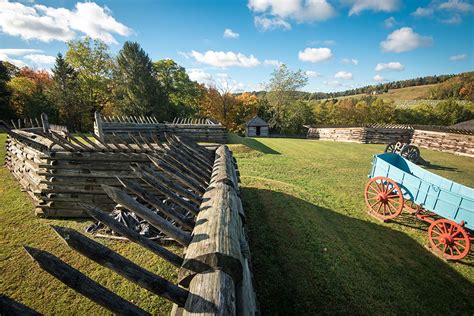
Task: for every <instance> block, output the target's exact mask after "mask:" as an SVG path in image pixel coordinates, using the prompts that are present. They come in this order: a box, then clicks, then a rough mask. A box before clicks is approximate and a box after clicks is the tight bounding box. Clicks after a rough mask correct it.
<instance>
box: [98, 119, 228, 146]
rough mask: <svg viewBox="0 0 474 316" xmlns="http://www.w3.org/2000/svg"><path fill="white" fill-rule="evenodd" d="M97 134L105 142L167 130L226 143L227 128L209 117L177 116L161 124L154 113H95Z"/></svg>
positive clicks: (195, 140)
mask: <svg viewBox="0 0 474 316" xmlns="http://www.w3.org/2000/svg"><path fill="white" fill-rule="evenodd" d="M94 133H95V134H96V135H97V136H98V137H99V138H100V139H101V140H104V141H107V140H109V139H112V140H113V139H114V138H115V137H117V136H119V137H122V138H123V139H125V140H130V141H133V140H132V139H131V138H130V137H129V135H138V134H141V135H143V136H145V137H148V138H150V137H151V136H152V135H158V137H159V138H160V139H162V138H163V135H164V134H165V133H171V134H174V135H176V136H180V137H185V138H187V139H189V140H191V141H194V142H209V143H218V144H225V143H226V142H227V137H228V133H227V129H226V128H225V127H224V126H223V125H221V124H217V123H214V122H213V121H211V120H209V119H191V118H175V119H174V120H173V122H171V123H160V122H158V120H157V119H156V117H154V116H139V117H137V116H111V117H110V116H109V117H107V116H102V115H101V114H100V113H98V112H96V113H95V121H94Z"/></svg>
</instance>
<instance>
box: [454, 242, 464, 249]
mask: <svg viewBox="0 0 474 316" xmlns="http://www.w3.org/2000/svg"><path fill="white" fill-rule="evenodd" d="M454 244H455V245H458V246H459V247H461V248H463V249H465V248H466V245H463V244H461V243H459V242H457V241H455V242H454Z"/></svg>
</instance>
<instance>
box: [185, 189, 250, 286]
mask: <svg viewBox="0 0 474 316" xmlns="http://www.w3.org/2000/svg"><path fill="white" fill-rule="evenodd" d="M203 201H204V202H203V203H202V204H201V210H200V212H199V214H198V216H197V217H196V223H200V224H199V225H196V226H195V227H194V230H193V239H192V241H191V243H190V244H189V246H188V248H187V250H186V254H185V256H184V262H183V266H182V269H181V270H180V271H179V275H178V282H179V284H181V285H183V286H187V285H189V281H190V279H192V277H194V276H195V274H196V272H208V271H212V270H223V271H224V272H226V273H227V274H229V275H230V276H231V277H232V278H233V279H234V281H235V283H239V282H240V281H241V280H242V264H241V260H242V255H241V245H240V239H241V231H242V221H241V217H240V214H239V211H238V208H239V205H238V203H239V202H240V199H239V197H238V196H237V194H236V192H235V190H234V189H233V188H232V187H231V186H229V185H227V184H225V183H216V184H215V185H213V188H212V189H211V190H209V191H208V192H206V194H204V198H203Z"/></svg>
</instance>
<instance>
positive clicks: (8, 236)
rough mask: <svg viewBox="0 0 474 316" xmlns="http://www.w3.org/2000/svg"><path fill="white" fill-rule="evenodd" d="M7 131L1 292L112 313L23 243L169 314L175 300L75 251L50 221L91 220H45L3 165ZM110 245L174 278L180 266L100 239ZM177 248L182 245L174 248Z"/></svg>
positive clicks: (40, 306)
mask: <svg viewBox="0 0 474 316" xmlns="http://www.w3.org/2000/svg"><path fill="white" fill-rule="evenodd" d="M5 139H6V136H5V134H0V162H1V164H2V166H1V167H0V181H1V183H2V184H1V186H0V223H1V230H0V240H1V250H0V275H1V277H0V293H2V294H5V295H7V296H9V297H12V298H13V299H15V300H17V301H19V302H22V303H23V304H25V305H27V306H30V307H31V308H34V309H36V310H37V311H39V312H42V313H44V314H49V315H51V314H58V315H61V314H64V313H65V312H67V311H69V313H74V314H79V315H81V314H82V315H86V314H87V315H102V314H110V313H108V312H107V311H106V310H104V309H102V308H101V307H100V306H98V305H96V304H94V303H92V302H91V301H89V300H88V299H87V298H85V297H83V296H81V295H80V294H77V293H76V292H74V291H73V290H71V289H69V288H68V287H66V286H65V285H63V284H62V283H61V282H60V281H58V280H56V279H55V278H54V277H52V276H50V275H49V274H47V273H46V272H44V271H42V270H41V269H40V268H39V267H38V266H37V265H36V264H35V263H34V262H33V261H32V260H31V259H30V258H29V257H28V255H27V254H26V253H25V252H24V251H23V249H22V246H23V245H30V246H33V247H37V248H40V249H44V250H47V251H49V252H51V253H53V254H54V255H56V256H58V257H59V258H61V259H62V260H64V261H65V262H66V263H68V264H70V265H72V266H73V267H75V268H77V269H79V270H80V271H82V272H83V273H85V274H86V275H88V276H89V277H91V278H92V279H93V280H96V281H98V282H99V283H100V284H102V285H104V286H105V287H107V288H109V289H111V290H113V291H114V292H116V293H118V294H119V295H121V296H122V297H124V298H125V299H127V300H130V301H133V302H135V303H136V304H138V305H139V306H140V307H142V308H144V309H145V310H147V311H149V312H150V313H152V314H159V315H164V314H169V311H170V310H171V304H170V303H169V302H168V301H166V300H164V299H161V298H159V297H158V296H156V295H153V294H151V293H150V292H147V291H146V290H144V289H142V288H140V287H138V286H136V285H135V284H133V283H131V282H129V281H127V280H125V279H123V278H121V277H120V276H118V275H117V274H114V273H113V272H111V271H110V270H108V269H106V268H104V267H102V266H99V265H98V264H95V263H94V262H92V261H90V260H88V259H86V258H84V257H82V256H81V255H79V254H77V253H75V252H74V251H72V250H70V248H68V247H67V246H66V245H65V244H63V243H62V242H61V241H60V239H59V238H58V237H57V236H56V235H55V233H54V232H53V231H52V230H51V229H50V228H49V226H48V225H51V224H55V225H61V226H67V227H72V228H75V229H77V230H78V231H80V232H83V231H84V228H85V227H86V226H87V225H89V224H90V223H91V222H89V221H85V220H45V219H39V218H36V217H35V216H34V211H33V210H34V209H33V203H32V201H31V200H30V198H29V196H28V195H27V194H26V193H24V192H21V191H20V186H19V184H18V183H17V181H16V180H15V179H14V178H13V177H12V176H11V175H10V174H9V172H8V170H7V169H6V168H5V167H4V166H3V161H4V155H5V148H4V141H5ZM100 242H102V243H104V244H106V245H107V246H109V247H110V248H111V249H114V250H115V251H117V252H118V253H120V254H122V255H124V256H125V257H127V258H128V259H130V260H132V261H133V262H135V263H138V264H139V265H141V266H142V267H144V268H146V269H148V270H149V271H152V272H154V273H156V274H158V275H161V276H163V277H165V278H167V279H168V280H171V281H174V280H175V279H176V276H177V270H176V268H174V267H173V266H172V265H170V264H169V263H167V262H165V261H164V260H162V259H160V258H158V257H157V256H155V255H153V254H152V253H151V252H149V251H147V250H145V249H144V248H142V247H140V246H137V245H135V244H132V243H123V242H115V241H105V240H100ZM171 249H173V250H175V251H179V249H178V248H175V247H171Z"/></svg>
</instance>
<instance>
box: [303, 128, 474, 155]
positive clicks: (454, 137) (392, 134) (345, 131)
mask: <svg viewBox="0 0 474 316" xmlns="http://www.w3.org/2000/svg"><path fill="white" fill-rule="evenodd" d="M307 138H309V139H318V140H327V141H337V142H355V143H364V144H389V143H392V142H403V143H412V144H414V145H416V146H419V147H421V148H426V149H431V150H437V151H441V152H447V153H451V154H455V155H461V156H467V157H474V132H473V131H469V130H459V129H453V128H446V127H439V126H423V125H414V126H410V125H384V124H376V125H374V126H366V127H350V126H345V127H310V128H309V129H308V134H307Z"/></svg>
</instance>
